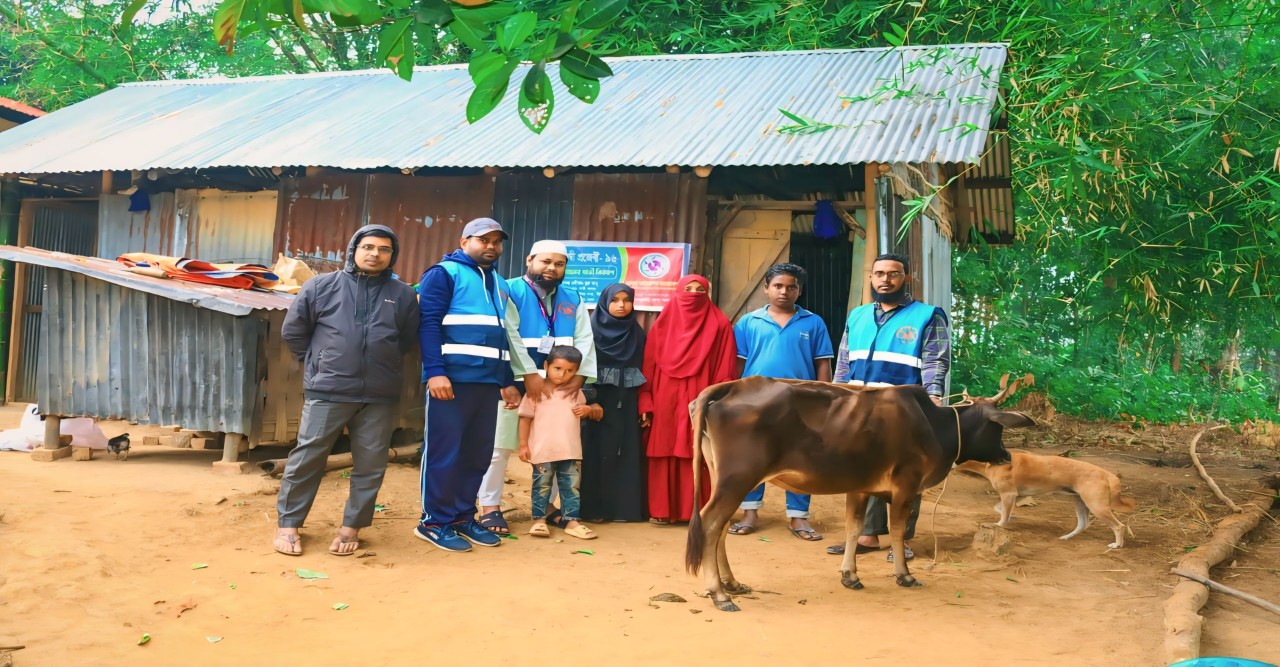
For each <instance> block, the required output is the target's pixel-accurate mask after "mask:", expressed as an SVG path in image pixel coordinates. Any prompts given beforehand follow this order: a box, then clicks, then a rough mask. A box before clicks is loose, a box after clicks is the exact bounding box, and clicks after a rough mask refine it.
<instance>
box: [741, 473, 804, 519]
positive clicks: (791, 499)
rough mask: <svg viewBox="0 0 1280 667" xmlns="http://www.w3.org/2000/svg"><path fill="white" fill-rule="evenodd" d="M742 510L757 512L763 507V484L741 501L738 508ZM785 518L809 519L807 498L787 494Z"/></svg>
mask: <svg viewBox="0 0 1280 667" xmlns="http://www.w3.org/2000/svg"><path fill="white" fill-rule="evenodd" d="M738 507H739V508H741V509H744V510H758V509H760V508H761V507H764V483H763V482H761V483H760V486H757V487H756V488H754V489H752V490H751V493H748V494H747V497H746V498H744V499H743V500H742V504H741V505H739V506H738ZM787 518H789V519H808V518H809V496H807V495H805V494H803V493H792V492H790V491H788V492H787Z"/></svg>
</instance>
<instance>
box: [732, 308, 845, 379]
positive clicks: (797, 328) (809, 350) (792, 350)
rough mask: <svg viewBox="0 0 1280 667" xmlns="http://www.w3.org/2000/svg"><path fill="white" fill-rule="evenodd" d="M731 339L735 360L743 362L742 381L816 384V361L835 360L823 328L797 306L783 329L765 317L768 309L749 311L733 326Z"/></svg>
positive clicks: (771, 319) (816, 319) (811, 314)
mask: <svg viewBox="0 0 1280 667" xmlns="http://www.w3.org/2000/svg"><path fill="white" fill-rule="evenodd" d="M733 337H734V339H735V340H737V341H738V358H740V359H745V360H746V365H745V366H744V367H743V369H742V376H743V377H750V376H752V375H762V376H764V377H771V378H783V379H792V380H817V379H818V371H817V368H816V366H817V363H816V362H817V360H819V359H830V358H832V357H834V356H835V353H834V352H833V351H832V349H831V336H830V334H828V333H827V324H826V323H825V322H823V321H822V318H821V317H818V316H817V315H814V314H813V313H811V312H809V311H807V310H805V309H804V308H801V307H799V306H796V314H795V315H792V316H791V319H790V320H788V321H787V326H785V327H780V326H778V323H777V322H775V321H774V320H773V318H772V317H770V316H769V307H768V306H765V307H763V308H761V309H759V310H753V311H751V312H750V313H747V314H746V315H744V316H743V317H742V319H740V320H738V323H737V324H736V325H734V327H733Z"/></svg>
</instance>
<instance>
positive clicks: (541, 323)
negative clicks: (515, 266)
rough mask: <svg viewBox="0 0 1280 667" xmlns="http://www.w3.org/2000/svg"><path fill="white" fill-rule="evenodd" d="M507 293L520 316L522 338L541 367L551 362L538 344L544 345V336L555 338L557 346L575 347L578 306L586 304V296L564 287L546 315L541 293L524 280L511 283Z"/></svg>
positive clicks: (557, 294)
mask: <svg viewBox="0 0 1280 667" xmlns="http://www.w3.org/2000/svg"><path fill="white" fill-rule="evenodd" d="M507 290H508V291H509V292H510V293H511V300H512V301H514V302H515V304H516V310H517V311H519V313H520V338H521V339H523V342H524V347H525V350H527V351H528V352H529V357H530V358H531V359H533V363H534V364H536V365H537V366H538V368H542V362H544V361H546V360H547V355H546V354H543V353H541V352H538V344H539V343H541V342H542V337H543V336H551V337H553V338H555V344H556V345H573V330H574V325H575V324H576V323H577V314H578V306H579V305H580V304H581V303H582V297H581V296H578V293H577V292H575V291H573V290H571V289H569V288H567V287H565V286H563V285H561V286H560V288H559V289H557V290H556V299H555V304H553V306H554V307H553V311H552V312H549V313H544V312H543V309H542V304H541V303H539V299H538V293H537V292H536V291H535V290H534V289H533V286H532V285H530V284H529V282H528V281H527V280H525V279H524V278H512V279H511V280H508V281H507ZM548 318H550V319H551V322H550V324H548V322H547V320H548Z"/></svg>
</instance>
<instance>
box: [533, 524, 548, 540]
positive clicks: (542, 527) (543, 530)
mask: <svg viewBox="0 0 1280 667" xmlns="http://www.w3.org/2000/svg"><path fill="white" fill-rule="evenodd" d="M529 534H530V535H532V536H534V537H551V531H550V530H549V529H548V528H547V524H545V523H535V524H533V525H532V526H530V527H529Z"/></svg>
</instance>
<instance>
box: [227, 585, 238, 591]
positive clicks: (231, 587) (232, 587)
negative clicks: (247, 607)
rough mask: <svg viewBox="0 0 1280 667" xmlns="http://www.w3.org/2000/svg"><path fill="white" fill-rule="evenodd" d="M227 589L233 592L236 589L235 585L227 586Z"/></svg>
mask: <svg viewBox="0 0 1280 667" xmlns="http://www.w3.org/2000/svg"><path fill="white" fill-rule="evenodd" d="M227 588H230V589H231V590H233V591H234V590H235V589H236V585H235V584H227Z"/></svg>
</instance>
